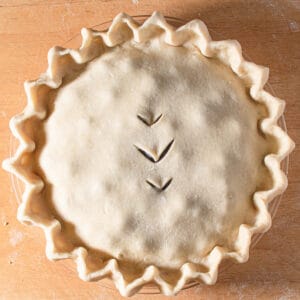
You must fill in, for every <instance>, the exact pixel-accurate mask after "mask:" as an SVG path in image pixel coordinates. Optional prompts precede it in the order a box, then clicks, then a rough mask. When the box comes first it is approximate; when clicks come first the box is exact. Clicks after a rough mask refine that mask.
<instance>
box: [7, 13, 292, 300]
mask: <svg viewBox="0 0 300 300" xmlns="http://www.w3.org/2000/svg"><path fill="white" fill-rule="evenodd" d="M82 35H83V44H82V46H81V48H80V49H79V50H71V49H63V48H58V47H56V48H53V49H52V50H50V52H49V56H48V60H49V68H48V70H47V72H46V73H45V74H43V75H41V77H40V78H39V79H38V80H36V81H32V82H27V83H26V85H25V88H26V92H27V96H28V105H27V107H26V108H25V110H24V112H23V113H22V114H20V115H18V116H16V117H14V118H13V119H12V121H11V128H12V131H13V133H14V135H15V136H16V137H17V138H18V139H19V140H20V147H19V149H18V151H17V153H16V154H15V156H14V157H13V158H11V159H10V160H7V161H5V162H4V167H5V168H6V169H7V170H9V171H11V172H13V173H14V174H16V175H17V176H18V177H19V178H21V179H22V180H23V181H24V182H25V185H26V190H25V192H24V195H23V202H22V204H21V205H20V208H19V212H18V217H19V219H20V220H21V221H23V222H26V223H31V224H34V225H37V226H40V227H42V228H43V229H44V231H45V234H46V237H47V249H46V250H47V255H48V257H49V258H50V259H60V258H67V257H72V258H74V259H75V260H76V262H77V266H78V271H79V275H80V277H81V278H82V279H84V280H95V279H100V278H102V277H104V276H109V274H111V277H112V279H113V280H114V282H115V284H116V287H117V288H118V289H119V291H120V292H121V294H122V295H125V296H128V295H132V294H133V293H135V292H136V291H137V290H138V289H139V288H140V287H141V286H142V285H143V284H145V283H147V282H150V281H154V282H156V283H157V284H158V285H159V287H160V289H161V291H162V292H163V293H164V294H166V295H171V294H174V293H176V292H178V291H179V290H180V289H181V288H182V287H183V286H184V284H185V283H186V282H187V281H189V280H192V279H193V280H202V281H204V282H205V283H207V284H212V283H214V282H215V281H216V278H217V269H218V265H219V263H220V261H221V259H222V258H224V257H231V258H234V259H235V260H237V261H239V262H244V261H246V260H247V258H248V251H249V244H250V240H251V236H252V235H253V234H254V233H257V232H263V231H265V230H267V229H268V228H269V226H270V223H271V220H270V215H269V213H268V210H267V204H268V202H269V201H271V200H272V199H273V198H274V197H275V196H276V195H278V194H280V193H282V192H283V190H284V189H285V187H286V184H287V181H286V177H285V175H284V174H283V172H282V171H281V170H280V161H281V160H282V159H283V158H284V157H286V156H287V155H288V153H289V152H290V151H291V150H292V148H293V142H292V141H291V140H290V138H289V137H288V136H287V135H286V134H285V132H283V131H282V130H281V129H280V127H278V126H277V125H276V122H277V120H278V118H279V117H280V116H281V114H282V113H283V109H284V102H283V101H282V100H279V99H277V98H275V97H273V96H271V95H270V94H269V93H267V92H266V91H265V90H263V85H264V84H265V82H266V80H267V77H268V70H267V69H266V68H264V67H261V66H257V65H255V64H253V63H250V62H247V61H245V60H244V59H243V58H242V56H241V50H240V46H239V44H238V43H237V42H235V41H219V42H214V41H211V39H210V37H209V34H208V32H207V29H206V27H205V25H204V24H203V23H202V22H201V21H199V20H194V21H191V22H189V23H187V24H186V25H185V26H182V27H180V28H178V29H177V30H174V29H173V28H172V27H171V26H170V25H169V24H167V23H166V21H165V20H164V18H163V17H162V16H161V15H160V14H159V13H154V14H153V15H152V17H151V18H149V19H148V20H146V22H145V23H144V24H143V25H141V26H139V25H138V24H136V23H135V22H134V21H133V20H132V18H131V17H129V16H127V15H125V14H120V15H118V16H117V17H116V18H115V19H114V21H113V23H112V25H111V27H110V28H109V30H108V32H107V33H103V32H97V31H92V30H90V29H84V30H83V31H82Z"/></svg>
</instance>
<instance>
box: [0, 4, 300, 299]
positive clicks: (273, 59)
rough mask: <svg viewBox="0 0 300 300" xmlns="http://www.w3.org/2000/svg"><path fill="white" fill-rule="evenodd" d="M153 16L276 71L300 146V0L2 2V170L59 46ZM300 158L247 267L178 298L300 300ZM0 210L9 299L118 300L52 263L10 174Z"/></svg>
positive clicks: (0, 254) (274, 79) (299, 155)
mask: <svg viewBox="0 0 300 300" xmlns="http://www.w3.org/2000/svg"><path fill="white" fill-rule="evenodd" d="M154 10H159V11H161V12H162V13H163V14H165V15H168V16H174V17H178V18H182V19H184V20H191V19H194V18H201V19H202V20H203V21H205V22H206V24H207V25H208V27H209V28H210V29H211V30H212V36H213V37H214V38H215V39H226V38H232V39H237V40H239V41H240V43H241V44H242V46H243V49H244V50H245V52H246V53H247V55H248V56H249V57H251V59H252V60H253V61H255V62H256V63H258V64H263V65H266V66H268V67H269V68H270V69H271V73H270V83H271V85H272V87H273V89H274V91H275V93H276V95H277V96H279V97H281V98H283V99H285V100H286V102H287V110H286V113H285V118H286V122H287V126H288V130H289V134H290V136H291V137H292V138H293V139H294V140H295V142H296V143H300V99H299V97H300V81H299V80H300V1H299V0H290V1H287V0H258V1H251V0H248V1H238V0H228V1H220V0H188V1H182V0H165V1H158V0H152V1H145V0H140V1H137V0H136V1H130V0H126V1H117V0H112V1H109V0H93V1H88V0H68V1H63V0H48V1H42V0H9V1H8V0H0V70H1V72H0V82H1V85H0V86H1V91H0V161H2V160H3V159H4V158H6V157H7V156H8V155H9V153H10V148H11V146H10V141H11V134H10V131H9V129H8V121H9V119H10V118H11V116H13V115H14V114H16V113H17V112H19V111H21V109H22V108H23V107H24V105H25V101H26V100H25V95H24V91H23V81H25V80H26V79H34V78H36V77H37V76H38V74H40V73H41V72H43V71H44V70H45V69H46V64H47V60H46V57H47V50H48V49H49V48H50V47H52V46H54V45H64V44H65V43H66V41H68V40H69V39H71V38H72V37H73V36H74V35H75V34H77V33H79V32H80V29H81V27H92V26H94V25H96V24H99V23H102V22H104V21H107V20H110V19H112V18H113V17H114V16H115V15H116V14H117V13H119V12H121V11H124V12H127V13H129V14H131V15H141V14H150V13H151V12H152V11H154ZM299 149H300V148H296V149H295V151H294V152H293V154H292V155H291V156H290V169H289V187H288V189H287V191H286V193H285V194H284V196H283V199H282V202H281V205H280V207H279V209H278V212H277V215H276V217H275V219H274V221H273V227H272V229H271V230H270V231H269V232H268V233H267V234H265V236H264V237H263V239H262V240H261V241H260V242H259V244H258V245H257V246H256V247H255V248H254V249H253V250H252V251H251V253H250V259H249V261H248V263H246V264H243V265H234V266H233V267H231V268H229V269H228V270H226V271H225V272H224V273H222V274H220V276H219V281H218V283H217V284H216V285H215V286H210V287H208V286H204V285H199V286H197V287H195V288H192V289H189V290H186V291H182V292H181V293H180V294H179V295H178V296H177V297H176V299H189V300H193V299H300V286H299V285H300V251H299V247H300V226H299V216H300V213H299V212H300V201H299V200H300V199H299V198H300V150H299ZM0 201H1V202H0V203H1V204H0V205H1V206H0V207H1V209H0V299H106V300H110V299H119V297H120V296H118V293H117V292H116V291H114V290H110V289H108V288H106V287H103V286H102V285H101V282H100V283H99V282H95V283H85V282H83V281H81V280H80V279H79V278H78V277H77V274H76V271H75V268H74V264H73V263H72V262H71V261H69V260H67V261H66V260H65V261H60V262H56V263H53V262H50V261H48V260H47V259H46V256H45V252H44V246H45V239H44V236H43V234H42V231H41V230H40V229H37V228H33V227H29V226H24V225H22V224H20V223H19V222H18V221H17V220H16V211H17V201H16V197H15V194H14V191H13V189H12V186H11V179H10V176H9V175H8V174H7V173H5V172H4V171H3V170H2V169H1V170H0ZM120 298H121V297H120ZM134 298H135V299H148V300H150V299H162V298H165V297H164V296H158V295H137V296H135V297H134Z"/></svg>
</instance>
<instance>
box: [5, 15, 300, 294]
mask: <svg viewBox="0 0 300 300" xmlns="http://www.w3.org/2000/svg"><path fill="white" fill-rule="evenodd" d="M157 29H160V30H157ZM161 30H162V31H163V33H164V36H163V38H164V41H165V42H166V43H167V44H169V45H173V46H180V45H183V44H186V43H192V44H193V45H195V46H196V47H197V48H198V49H199V50H200V52H201V53H202V54H203V55H204V56H206V57H216V58H218V59H219V60H221V61H222V62H223V63H224V64H226V65H228V66H230V67H231V69H232V70H233V72H234V73H235V74H237V76H238V77H240V78H241V79H242V81H243V82H244V83H245V85H246V86H247V87H248V88H249V93H250V95H251V97H252V99H254V100H255V101H257V102H261V103H264V104H265V106H266V107H267V109H268V112H269V117H268V118H265V119H263V120H262V122H261V123H260V130H261V131H262V132H263V133H264V134H267V135H272V136H273V137H274V138H276V140H277V142H278V152H277V153H276V154H268V155H266V156H265V158H264V163H265V165H266V167H267V168H268V170H269V171H270V174H271V176H272V179H273V188H272V189H269V190H267V191H257V192H255V193H254V196H253V204H254V206H255V207H256V208H257V211H258V212H257V218H256V221H255V224H254V225H253V226H250V225H247V224H241V225H240V227H239V233H238V237H237V240H236V241H235V249H234V250H233V251H230V250H228V249H225V248H223V247H220V246H215V247H214V248H213V249H212V251H211V252H210V253H209V254H208V255H207V256H206V257H203V259H202V261H201V265H203V266H205V267H206V268H207V270H208V272H201V271H200V270H198V269H197V266H196V265H195V264H192V263H185V264H183V265H182V267H181V269H180V271H181V276H180V278H179V279H178V281H177V282H176V284H175V285H172V284H170V283H168V282H167V281H166V280H165V279H164V278H163V277H162V276H161V275H160V269H159V268H158V267H156V266H153V265H151V266H148V267H147V268H145V270H144V273H143V275H142V276H140V277H139V278H136V279H134V280H133V281H131V282H126V280H125V278H124V276H123V273H122V272H121V270H120V269H119V267H118V262H117V260H116V259H110V260H109V261H107V263H105V264H104V266H103V268H100V269H99V270H97V271H93V272H91V271H90V270H89V269H88V266H87V263H86V259H87V255H88V251H87V250H86V249H85V248H84V247H76V248H75V247H74V249H73V250H72V251H71V252H67V253H61V252H58V251H57V249H56V246H55V239H56V237H57V236H58V234H59V232H60V231H61V224H60V222H59V221H58V220H56V219H53V221H52V222H50V223H49V221H47V222H45V220H43V218H41V217H40V216H38V215H33V214H31V213H30V201H31V199H33V198H34V197H35V195H37V194H39V193H40V192H41V191H42V190H43V187H44V182H43V180H42V179H41V178H40V177H38V176H37V175H36V174H30V175H31V176H28V173H27V174H26V172H28V170H26V171H25V170H24V168H23V167H22V164H21V160H22V157H23V155H24V154H25V153H31V152H34V150H35V142H34V141H33V140H31V139H30V138H29V137H28V136H27V135H26V134H25V132H24V131H23V129H22V125H23V124H24V122H25V121H26V120H28V119H29V118H31V117H33V116H35V117H37V118H39V119H41V120H42V119H44V118H45V117H46V108H45V107H40V103H38V98H37V95H36V89H37V87H38V86H41V85H47V86H49V87H50V88H53V89H56V88H58V87H59V86H60V85H61V83H62V78H63V77H64V74H65V71H66V70H67V68H68V66H65V65H63V66H61V65H60V64H59V60H60V58H63V57H66V56H70V57H71V58H72V59H73V61H74V62H76V63H77V64H83V63H87V62H89V61H91V60H92V59H93V58H95V57H96V56H98V55H101V47H99V44H97V42H98V43H99V41H100V42H102V43H104V44H105V45H106V46H108V47H113V46H116V45H118V44H121V43H123V42H125V41H126V40H129V39H131V38H132V37H133V39H134V41H135V42H137V43H139V42H144V41H146V40H149V39H151V38H153V37H157V36H158V35H161V34H162V33H161ZM120 32H121V33H122V34H120ZM81 34H82V45H81V47H80V48H79V49H78V50H73V49H65V48H61V47H54V48H52V49H50V51H49V52H48V69H47V71H46V72H45V73H44V74H42V75H41V76H40V77H39V78H38V79H37V80H35V81H27V82H25V84H24V86H25V92H26V95H27V106H26V107H25V109H24V111H23V112H22V113H21V114H19V115H16V116H14V117H13V118H12V119H11V121H10V128H11V131H12V133H13V135H14V136H15V137H16V138H17V139H18V141H19V143H20V145H19V147H18V149H17V151H16V153H15V154H14V156H13V157H11V158H9V159H7V160H5V161H4V162H3V168H4V169H5V170H7V171H9V172H11V173H13V174H14V175H16V176H17V177H18V178H19V179H20V180H22V181H23V182H24V183H25V191H24V193H23V195H22V202H21V204H20V206H19V209H18V220H19V221H21V222H23V223H26V224H32V225H35V226H38V227H41V228H42V229H43V230H44V233H45V236H46V254H47V257H48V258H49V259H53V260H55V259H64V258H72V259H74V260H75V261H76V264H77V270H78V273H79V277H80V278H81V279H83V280H86V281H89V280H97V279H101V278H103V277H105V276H109V275H111V277H112V279H113V281H114V283H115V285H116V287H117V289H118V290H119V291H120V293H121V294H122V295H123V296H130V295H133V294H134V293H136V292H137V291H138V290H139V288H141V287H142V286H143V285H144V284H146V283H148V282H155V283H156V284H157V285H158V286H159V288H160V290H161V292H162V293H163V294H165V295H173V294H176V293H177V292H179V291H180V290H181V289H182V288H183V287H184V285H185V284H186V283H187V282H188V281H190V280H202V281H203V282H204V283H206V284H214V283H215V282H216V280H217V274H218V266H219V264H220V262H221V260H222V259H223V258H233V259H235V260H236V261H238V262H240V263H242V262H245V261H247V259H248V256H249V247H250V243H251V237H252V235H253V234H254V233H261V232H264V231H266V230H268V229H269V228H270V226H271V217H270V214H269V212H268V208H267V206H268V203H269V202H270V201H271V200H272V199H274V198H275V197H276V196H277V195H279V194H281V193H282V192H283V191H284V190H285V189H286V187H287V178H286V175H285V174H284V173H283V172H282V170H281V169H280V162H281V161H282V160H283V159H284V158H285V157H286V156H288V154H289V153H290V152H291V151H292V150H293V148H294V143H293V141H292V140H291V139H290V138H289V137H288V135H287V134H286V133H285V132H284V131H283V130H282V129H281V128H280V127H279V126H278V125H277V121H278V119H279V118H280V117H281V115H282V114H283V111H284V107H285V102H284V101H283V100H280V99H278V98H276V97H274V96H272V95H271V94H269V93H268V92H266V91H265V90H264V89H263V87H264V85H265V84H266V82H267V80H268V75H269V70H268V68H266V67H262V66H258V65H256V64H254V63H252V62H249V61H246V60H245V59H244V58H243V56H242V51H241V46H240V44H239V43H238V42H237V41H235V40H226V41H212V40H211V37H210V35H209V32H208V30H207V28H206V26H205V24H204V23H203V22H202V21H200V20H193V21H191V22H188V23H187V24H186V25H184V26H181V27H179V28H178V29H176V30H175V29H174V28H173V27H172V26H171V25H169V24H168V23H167V22H166V20H165V19H164V17H163V16H162V15H161V14H160V13H158V12H154V13H153V14H152V16H151V17H149V18H148V19H147V20H146V21H145V22H144V24H143V25H138V24H137V23H135V21H134V20H133V19H132V18H131V17H130V16H128V15H126V14H123V13H121V14H119V15H117V16H116V17H115V19H114V20H113V22H112V24H111V26H110V27H109V30H108V31H107V32H98V31H94V30H91V29H85V28H84V29H82V31H81ZM95 45H96V46H95ZM34 177H35V178H34ZM33 178H34V179H33Z"/></svg>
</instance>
